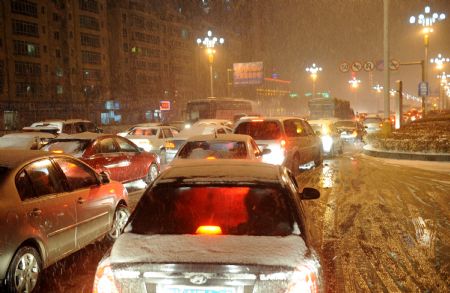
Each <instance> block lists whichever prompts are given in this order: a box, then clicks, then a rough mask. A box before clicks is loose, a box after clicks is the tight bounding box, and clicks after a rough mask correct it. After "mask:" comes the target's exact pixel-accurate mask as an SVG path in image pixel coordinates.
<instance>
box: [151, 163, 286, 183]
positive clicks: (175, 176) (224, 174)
mask: <svg viewBox="0 0 450 293" xmlns="http://www.w3.org/2000/svg"><path fill="white" fill-rule="evenodd" d="M279 168H280V167H279V166H276V165H271V164H266V163H261V162H254V161H249V160H244V159H242V160H241V159H223V160H180V161H177V162H173V165H172V166H171V167H170V168H169V169H167V170H166V171H164V172H163V173H161V176H160V177H159V180H158V182H161V183H164V181H167V182H170V181H180V180H181V181H185V182H191V181H192V182H197V183H201V182H211V181H217V182H218V183H219V182H240V183H245V182H261V181H265V182H267V183H278V182H280V181H279V174H280V169H279Z"/></svg>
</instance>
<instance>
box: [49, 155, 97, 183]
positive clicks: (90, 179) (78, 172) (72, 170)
mask: <svg viewBox="0 0 450 293" xmlns="http://www.w3.org/2000/svg"><path fill="white" fill-rule="evenodd" d="M55 162H56V163H57V164H58V166H59V167H60V168H61V170H62V172H63V173H64V175H66V179H67V183H68V184H69V188H70V189H71V190H77V189H83V188H89V187H91V186H94V185H97V184H98V179H97V177H96V176H95V173H94V172H93V171H92V170H91V169H89V168H88V167H86V166H84V165H83V164H82V163H80V162H77V161H75V160H71V159H63V158H57V159H55Z"/></svg>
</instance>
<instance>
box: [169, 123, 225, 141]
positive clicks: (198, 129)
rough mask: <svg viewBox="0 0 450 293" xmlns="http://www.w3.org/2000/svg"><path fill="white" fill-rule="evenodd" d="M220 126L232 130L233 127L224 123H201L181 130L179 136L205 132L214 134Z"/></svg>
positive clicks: (186, 136)
mask: <svg viewBox="0 0 450 293" xmlns="http://www.w3.org/2000/svg"><path fill="white" fill-rule="evenodd" d="M220 128H229V129H230V131H231V128H230V127H228V126H224V125H218V124H201V125H196V126H192V127H191V128H185V129H183V130H181V131H180V133H179V134H177V135H176V136H177V137H184V138H188V137H191V136H194V135H204V134H212V133H214V132H216V131H217V129H220Z"/></svg>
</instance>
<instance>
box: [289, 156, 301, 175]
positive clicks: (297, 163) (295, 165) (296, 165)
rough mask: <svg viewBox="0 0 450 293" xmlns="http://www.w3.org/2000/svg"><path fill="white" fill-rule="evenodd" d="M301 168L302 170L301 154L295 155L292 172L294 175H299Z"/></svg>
mask: <svg viewBox="0 0 450 293" xmlns="http://www.w3.org/2000/svg"><path fill="white" fill-rule="evenodd" d="M299 168H300V156H299V154H295V155H294V157H293V158H292V165H291V172H292V173H293V174H294V175H298V174H299V173H300V171H299Z"/></svg>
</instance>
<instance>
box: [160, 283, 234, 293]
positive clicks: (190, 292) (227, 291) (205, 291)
mask: <svg viewBox="0 0 450 293" xmlns="http://www.w3.org/2000/svg"><path fill="white" fill-rule="evenodd" d="M156 292H157V293H236V289H235V288H231V287H193V286H183V285H162V286H158V288H157V290H156Z"/></svg>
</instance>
